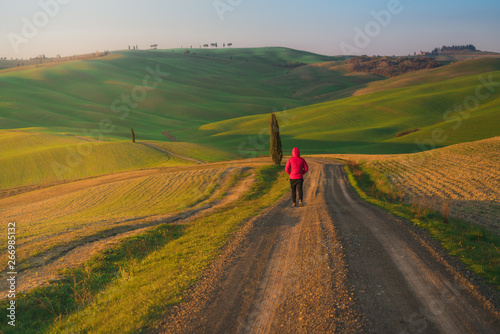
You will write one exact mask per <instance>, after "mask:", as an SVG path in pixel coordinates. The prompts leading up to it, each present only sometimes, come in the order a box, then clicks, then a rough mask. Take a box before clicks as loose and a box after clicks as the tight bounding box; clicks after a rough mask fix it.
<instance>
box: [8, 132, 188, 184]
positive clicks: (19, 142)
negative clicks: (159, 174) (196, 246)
mask: <svg viewBox="0 0 500 334" xmlns="http://www.w3.org/2000/svg"><path fill="white" fill-rule="evenodd" d="M44 130H45V129H25V130H0V146H1V147H2V155H1V156H0V170H1V171H2V173H1V174H0V189H9V188H14V187H20V186H29V185H35V184H44V183H54V182H60V181H65V180H74V179H79V178H85V177H89V176H96V175H102V174H108V173H113V172H121V171H128V170H135V169H139V168H149V167H167V166H183V165H187V164H191V163H189V162H187V161H184V160H180V159H176V158H172V159H170V160H168V159H167V157H166V156H165V154H163V153H161V152H158V151H156V150H153V149H151V148H148V147H146V146H144V145H139V144H132V143H131V142H125V141H123V140H122V141H105V142H91V141H88V140H83V139H80V138H76V137H74V136H70V135H62V134H50V133H44V132H41V131H44Z"/></svg>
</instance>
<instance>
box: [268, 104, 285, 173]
mask: <svg viewBox="0 0 500 334" xmlns="http://www.w3.org/2000/svg"><path fill="white" fill-rule="evenodd" d="M269 126H270V129H271V158H272V159H273V162H274V164H275V165H280V164H281V160H282V159H283V149H282V147H281V137H280V127H279V124H278V120H277V119H276V115H275V114H274V113H272V114H271V121H270V122H269Z"/></svg>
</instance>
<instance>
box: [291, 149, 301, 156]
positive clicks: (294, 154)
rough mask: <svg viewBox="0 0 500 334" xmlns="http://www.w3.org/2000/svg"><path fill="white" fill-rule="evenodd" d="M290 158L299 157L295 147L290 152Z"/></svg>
mask: <svg viewBox="0 0 500 334" xmlns="http://www.w3.org/2000/svg"><path fill="white" fill-rule="evenodd" d="M292 157H300V151H299V149H298V148H297V147H294V148H293V150H292Z"/></svg>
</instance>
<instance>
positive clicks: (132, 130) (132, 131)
mask: <svg viewBox="0 0 500 334" xmlns="http://www.w3.org/2000/svg"><path fill="white" fill-rule="evenodd" d="M130 132H131V133H132V143H135V133H134V129H132V128H130Z"/></svg>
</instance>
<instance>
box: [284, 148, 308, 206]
mask: <svg viewBox="0 0 500 334" xmlns="http://www.w3.org/2000/svg"><path fill="white" fill-rule="evenodd" d="M308 170H309V166H307V162H306V161H305V160H304V159H303V158H301V157H300V151H299V149H298V148H297V147H294V148H293V150H292V157H291V158H290V159H289V160H288V161H287V163H286V166H285V172H286V173H287V174H288V175H290V187H291V189H292V206H296V192H297V191H298V192H299V206H303V204H302V186H303V184H304V174H305V173H307V171H308Z"/></svg>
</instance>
